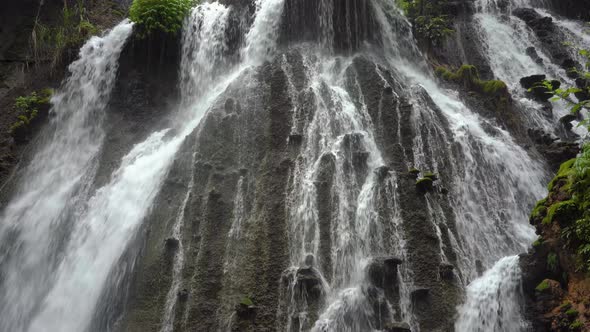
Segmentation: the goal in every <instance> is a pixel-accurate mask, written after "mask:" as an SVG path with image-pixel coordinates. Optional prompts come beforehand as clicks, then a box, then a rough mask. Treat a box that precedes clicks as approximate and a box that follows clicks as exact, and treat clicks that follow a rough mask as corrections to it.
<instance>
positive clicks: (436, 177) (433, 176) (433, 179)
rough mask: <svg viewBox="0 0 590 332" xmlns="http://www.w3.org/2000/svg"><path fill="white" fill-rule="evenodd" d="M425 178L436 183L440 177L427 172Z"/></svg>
mask: <svg viewBox="0 0 590 332" xmlns="http://www.w3.org/2000/svg"><path fill="white" fill-rule="evenodd" d="M424 177H425V178H429V179H431V180H432V181H436V180H438V175H437V174H435V173H432V172H426V173H424Z"/></svg>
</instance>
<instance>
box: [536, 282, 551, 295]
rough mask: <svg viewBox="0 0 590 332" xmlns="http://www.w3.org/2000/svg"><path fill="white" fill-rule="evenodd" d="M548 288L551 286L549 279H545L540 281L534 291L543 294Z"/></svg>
mask: <svg viewBox="0 0 590 332" xmlns="http://www.w3.org/2000/svg"><path fill="white" fill-rule="evenodd" d="M549 288H551V285H550V284H549V279H545V280H543V281H541V282H540V283H539V284H538V285H537V287H535V291H537V292H539V293H543V292H546V291H548V290H549Z"/></svg>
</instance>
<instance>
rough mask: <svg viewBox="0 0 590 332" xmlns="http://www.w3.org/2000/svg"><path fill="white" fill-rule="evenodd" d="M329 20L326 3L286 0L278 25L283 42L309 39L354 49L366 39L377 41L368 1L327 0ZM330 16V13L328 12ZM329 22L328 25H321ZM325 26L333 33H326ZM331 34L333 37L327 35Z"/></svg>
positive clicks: (347, 49)
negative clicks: (329, 3) (329, 25)
mask: <svg viewBox="0 0 590 332" xmlns="http://www.w3.org/2000/svg"><path fill="white" fill-rule="evenodd" d="M328 1H329V2H331V5H328V6H327V8H331V9H332V13H331V14H332V17H331V20H325V18H326V17H325V15H326V13H323V12H322V10H326V9H325V7H324V6H326V4H325V3H324V2H322V1H317V0H286V1H285V10H284V14H283V20H282V22H283V23H282V26H281V39H282V40H283V42H289V41H302V40H304V41H305V40H311V41H316V42H323V43H328V45H327V46H330V45H333V46H334V48H335V49H336V50H339V51H345V52H354V51H356V50H358V49H359V48H360V46H361V45H362V44H363V43H364V42H365V41H369V42H378V41H379V40H380V39H379V37H380V36H379V34H380V33H379V28H378V25H377V22H376V20H375V17H374V10H373V9H372V8H371V3H370V2H368V1H364V0H328ZM328 15H329V14H328ZM327 23H328V24H329V23H331V24H332V26H331V27H326V26H324V25H325V24H327ZM327 29H329V30H332V31H333V36H330V35H329V34H326V31H327ZM330 37H333V39H332V40H328V39H327V38H330Z"/></svg>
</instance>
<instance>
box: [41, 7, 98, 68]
mask: <svg viewBox="0 0 590 332" xmlns="http://www.w3.org/2000/svg"><path fill="white" fill-rule="evenodd" d="M98 32H99V29H98V28H97V27H96V26H94V25H93V24H92V23H91V22H90V21H89V20H88V18H87V17H86V9H85V7H84V3H83V1H81V0H79V1H78V2H77V4H76V5H75V6H72V7H71V6H68V4H67V2H64V6H63V8H62V13H61V17H60V20H59V22H58V23H57V24H53V25H45V24H42V23H40V22H38V21H36V22H35V26H34V28H33V32H32V35H31V43H32V46H33V53H34V57H35V61H36V62H41V61H50V62H51V67H52V68H54V67H55V66H56V65H57V64H58V63H59V62H60V60H61V59H62V57H63V56H64V54H65V53H66V51H67V50H69V49H72V48H78V46H79V45H80V44H81V43H83V42H84V41H85V40H86V39H88V38H89V37H90V36H93V35H96V34H97V33H98Z"/></svg>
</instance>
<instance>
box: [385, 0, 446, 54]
mask: <svg viewBox="0 0 590 332" xmlns="http://www.w3.org/2000/svg"><path fill="white" fill-rule="evenodd" d="M396 3H397V5H398V7H399V8H401V9H402V11H403V12H404V14H405V15H406V17H408V19H409V20H410V22H411V23H412V25H413V27H414V31H415V32H416V34H417V36H418V37H422V38H425V39H426V40H428V41H429V42H431V43H432V44H433V45H438V44H440V43H441V42H442V41H443V40H444V39H445V38H446V37H448V36H449V35H451V34H453V33H454V32H455V31H454V30H453V29H452V24H451V21H450V18H449V15H447V14H446V13H445V12H446V5H447V1H446V0H396Z"/></svg>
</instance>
